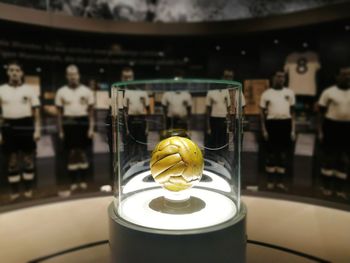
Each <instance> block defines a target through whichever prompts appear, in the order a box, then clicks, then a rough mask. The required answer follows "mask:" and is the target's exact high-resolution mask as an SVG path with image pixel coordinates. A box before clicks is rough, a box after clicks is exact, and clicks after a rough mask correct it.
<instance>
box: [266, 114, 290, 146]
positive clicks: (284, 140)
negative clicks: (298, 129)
mask: <svg viewBox="0 0 350 263" xmlns="http://www.w3.org/2000/svg"><path fill="white" fill-rule="evenodd" d="M265 123H266V130H267V133H268V135H269V138H268V144H269V146H271V147H273V149H276V150H278V149H280V150H284V149H286V148H287V147H289V146H291V143H292V140H291V133H292V120H291V119H285V120H284V119H283V120H266V122H265Z"/></svg>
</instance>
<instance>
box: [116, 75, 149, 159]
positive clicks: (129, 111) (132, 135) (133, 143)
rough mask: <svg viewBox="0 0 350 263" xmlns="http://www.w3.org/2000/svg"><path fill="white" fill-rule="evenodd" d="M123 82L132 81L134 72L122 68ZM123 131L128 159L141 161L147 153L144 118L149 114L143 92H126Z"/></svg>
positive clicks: (146, 126) (145, 122) (146, 131)
mask: <svg viewBox="0 0 350 263" xmlns="http://www.w3.org/2000/svg"><path fill="white" fill-rule="evenodd" d="M122 76H124V79H123V80H124V81H132V80H134V71H133V70H132V69H131V68H124V69H123V72H122ZM123 106H124V120H125V128H126V129H125V130H126V136H127V141H128V144H129V145H130V157H131V158H133V159H134V161H141V160H143V155H145V154H146V151H147V135H148V125H147V120H146V116H147V115H148V114H149V97H148V94H147V92H146V91H144V90H126V91H125V93H124V99H123Z"/></svg>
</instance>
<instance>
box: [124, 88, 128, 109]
mask: <svg viewBox="0 0 350 263" xmlns="http://www.w3.org/2000/svg"><path fill="white" fill-rule="evenodd" d="M128 96H129V92H128V91H127V90H126V91H125V92H124V98H123V106H124V107H128V99H129V98H128Z"/></svg>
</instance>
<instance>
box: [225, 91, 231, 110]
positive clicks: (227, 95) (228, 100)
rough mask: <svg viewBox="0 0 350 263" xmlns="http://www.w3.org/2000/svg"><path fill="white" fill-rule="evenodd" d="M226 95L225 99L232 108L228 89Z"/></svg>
mask: <svg viewBox="0 0 350 263" xmlns="http://www.w3.org/2000/svg"><path fill="white" fill-rule="evenodd" d="M225 93H226V95H225V99H226V100H227V106H228V107H230V106H231V94H230V92H229V91H228V89H227V90H226V92H225Z"/></svg>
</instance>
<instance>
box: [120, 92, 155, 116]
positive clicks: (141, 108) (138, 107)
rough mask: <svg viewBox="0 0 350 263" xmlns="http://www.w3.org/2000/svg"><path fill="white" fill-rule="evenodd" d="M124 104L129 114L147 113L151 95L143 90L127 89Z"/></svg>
mask: <svg viewBox="0 0 350 263" xmlns="http://www.w3.org/2000/svg"><path fill="white" fill-rule="evenodd" d="M123 104H124V107H126V108H127V109H128V115H145V114H146V107H148V106H149V97H148V94H147V92H146V91H143V90H126V91H125V94H124V100H123Z"/></svg>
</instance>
